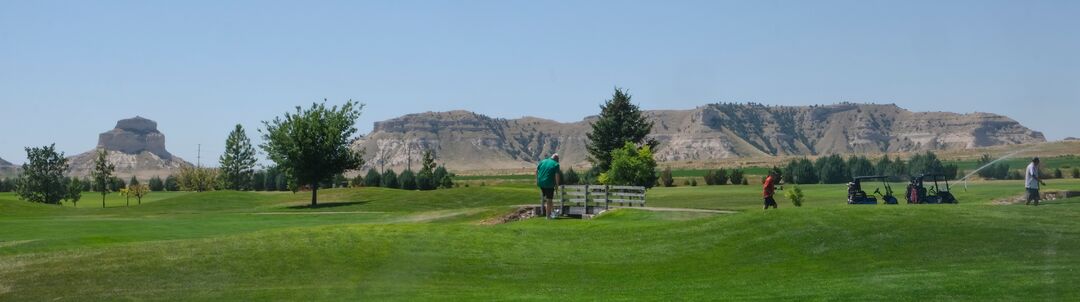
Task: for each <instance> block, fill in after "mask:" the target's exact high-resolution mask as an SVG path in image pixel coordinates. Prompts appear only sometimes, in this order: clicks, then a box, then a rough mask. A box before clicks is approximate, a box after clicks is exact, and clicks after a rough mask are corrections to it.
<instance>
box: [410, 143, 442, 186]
mask: <svg viewBox="0 0 1080 302" xmlns="http://www.w3.org/2000/svg"><path fill="white" fill-rule="evenodd" d="M439 180H441V179H436V178H435V152H434V151H431V150H427V151H424V165H423V166H422V167H420V172H419V173H417V174H416V188H417V189H420V190H434V189H435V187H437V186H438V185H439V183H438V181H439Z"/></svg>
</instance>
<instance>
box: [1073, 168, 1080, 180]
mask: <svg viewBox="0 0 1080 302" xmlns="http://www.w3.org/2000/svg"><path fill="white" fill-rule="evenodd" d="M1072 177H1073V178H1080V168H1073V169H1072Z"/></svg>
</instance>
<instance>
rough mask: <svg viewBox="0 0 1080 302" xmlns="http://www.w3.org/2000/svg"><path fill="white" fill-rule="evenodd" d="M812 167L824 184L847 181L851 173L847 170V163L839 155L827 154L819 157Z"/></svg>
mask: <svg viewBox="0 0 1080 302" xmlns="http://www.w3.org/2000/svg"><path fill="white" fill-rule="evenodd" d="M814 168H815V169H817V171H818V178H819V179H820V180H821V183H825V184H841V183H847V182H848V181H850V180H851V175H850V174H849V173H850V171H848V168H847V163H845V162H844V159H843V158H842V157H840V155H836V154H833V155H829V156H824V157H819V158H818V159H817V161H815V162H814Z"/></svg>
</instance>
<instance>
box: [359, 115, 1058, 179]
mask: <svg viewBox="0 0 1080 302" xmlns="http://www.w3.org/2000/svg"><path fill="white" fill-rule="evenodd" d="M645 114H646V115H647V116H648V117H649V119H650V120H651V121H653V123H654V126H653V132H652V134H651V136H652V137H654V138H656V139H657V140H658V141H659V142H660V147H659V148H658V149H657V150H656V158H657V160H659V161H686V160H715V159H724V158H732V157H744V156H770V155H816V154H833V153H863V152H906V151H922V150H943V149H960V148H974V147H985V146H996V145H1008V144H1021V143H1033V142H1044V141H1046V139H1045V138H1044V137H1043V135H1042V133H1039V132H1036V131H1032V130H1031V129H1028V128H1026V127H1024V126H1022V125H1020V124H1019V123H1017V122H1016V121H1014V120H1012V119H1010V118H1008V117H1005V116H1001V115H996V114H989V113H973V114H956V113H947V112H911V111H907V110H905V109H902V108H900V107H897V106H895V105H874V104H839V105H828V106H803V107H787V106H762V105H748V104H711V105H706V106H702V107H698V108H695V109H691V110H656V111H646V112H645ZM593 120H595V117H590V118H586V119H585V120H583V121H580V122H574V123H559V122H555V121H550V120H545V119H539V118H531V117H526V118H521V119H496V118H490V117H487V116H483V115H479V114H475V113H471V112H466V111H452V112H427V113H419V114H409V115H405V116H402V117H399V118H395V119H391V120H387V121H382V122H377V123H375V128H374V130H373V131H372V132H371V133H370V134H369V135H368V136H366V137H364V138H362V139H360V140H358V141H357V142H356V143H355V144H354V146H355V147H356V148H360V149H364V150H365V151H366V155H365V158H366V159H367V164H368V167H383V166H385V167H388V168H389V167H392V168H396V169H400V168H402V167H405V166H406V165H408V163H409V161H410V159H411V161H412V166H413V169H417V168H416V167H418V166H419V162H418V161H419V159H420V158H421V157H420V156H421V154H422V152H423V150H425V149H430V150H435V151H436V153H437V154H438V157H439V159H440V160H439V161H440V162H443V163H446V165H447V166H449V167H450V168H452V169H467V170H471V169H511V168H522V167H530V166H532V165H534V164H535V162H536V161H537V160H539V159H542V158H544V157H547V156H549V155H551V154H552V153H555V152H558V153H559V155H560V156H561V157H562V158H563V162H564V163H571V164H584V163H586V162H587V153H586V151H585V145H586V143H587V138H586V136H585V134H586V133H588V132H589V131H591V127H590V126H589V123H590V121H593Z"/></svg>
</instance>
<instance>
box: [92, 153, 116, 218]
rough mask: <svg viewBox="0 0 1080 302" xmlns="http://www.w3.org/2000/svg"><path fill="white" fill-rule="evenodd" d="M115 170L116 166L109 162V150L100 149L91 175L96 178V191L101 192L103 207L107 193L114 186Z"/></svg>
mask: <svg viewBox="0 0 1080 302" xmlns="http://www.w3.org/2000/svg"><path fill="white" fill-rule="evenodd" d="M113 171H116V166H115V165H113V164H111V163H109V152H108V151H105V149H98V152H97V157H96V158H94V169H93V170H90V177H91V178H93V179H94V191H96V192H98V193H101V207H102V208H104V207H105V195H108V194H109V192H111V191H112V190H110V189H111V188H112V179H113Z"/></svg>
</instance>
